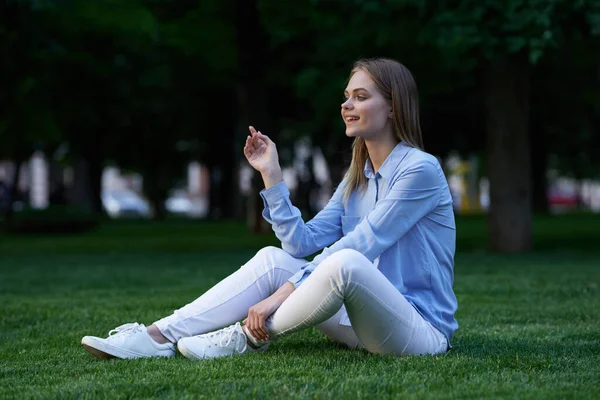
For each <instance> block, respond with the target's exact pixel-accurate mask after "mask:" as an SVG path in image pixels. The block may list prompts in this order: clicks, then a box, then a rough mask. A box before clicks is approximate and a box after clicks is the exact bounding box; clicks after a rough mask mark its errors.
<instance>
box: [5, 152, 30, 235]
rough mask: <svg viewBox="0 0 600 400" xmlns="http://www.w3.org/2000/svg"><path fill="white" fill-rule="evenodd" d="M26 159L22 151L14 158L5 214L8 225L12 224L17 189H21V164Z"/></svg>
mask: <svg viewBox="0 0 600 400" xmlns="http://www.w3.org/2000/svg"><path fill="white" fill-rule="evenodd" d="M24 160H25V157H23V155H22V153H21V152H17V155H16V157H15V158H14V160H13V161H14V163H15V169H14V171H13V177H12V182H11V183H10V186H9V187H8V208H7V209H6V212H5V214H4V222H5V224H6V226H10V224H11V223H12V219H13V218H12V217H13V213H14V204H15V199H16V198H17V191H18V190H19V179H20V177H21V164H23V161H24Z"/></svg>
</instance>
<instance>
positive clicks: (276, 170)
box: [260, 165, 283, 189]
mask: <svg viewBox="0 0 600 400" xmlns="http://www.w3.org/2000/svg"><path fill="white" fill-rule="evenodd" d="M260 175H261V176H262V180H263V182H264V184H265V189H269V188H270V187H273V186H275V185H277V184H278V183H279V182H281V181H283V173H282V172H281V167H280V166H279V165H277V166H276V167H273V168H269V169H266V170H264V171H260Z"/></svg>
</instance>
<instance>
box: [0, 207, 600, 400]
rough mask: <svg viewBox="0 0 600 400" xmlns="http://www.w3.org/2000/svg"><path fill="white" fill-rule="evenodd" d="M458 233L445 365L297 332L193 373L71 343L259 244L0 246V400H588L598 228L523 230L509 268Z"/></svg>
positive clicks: (184, 226)
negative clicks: (526, 237)
mask: <svg viewBox="0 0 600 400" xmlns="http://www.w3.org/2000/svg"><path fill="white" fill-rule="evenodd" d="M458 226H459V245H458V247H459V249H461V251H460V252H459V253H458V254H457V257H456V270H455V272H456V276H455V291H456V293H457V296H458V299H459V306H460V309H459V312H458V314H457V318H458V320H459V324H460V329H459V330H458V331H457V334H456V336H455V339H454V340H453V345H454V348H453V349H452V350H451V351H450V352H449V353H447V354H446V355H444V356H438V357H432V356H424V357H404V358H394V357H390V356H379V355H372V354H368V353H366V352H363V351H355V350H347V349H343V348H340V347H338V346H336V345H335V344H333V343H331V342H329V341H328V340H327V339H326V338H324V337H323V336H322V335H320V334H319V333H318V332H317V331H315V330H308V331H305V332H301V333H299V334H296V335H293V336H290V337H286V338H284V339H282V340H281V341H279V342H277V343H275V344H274V345H272V346H271V348H270V349H269V351H267V352H264V353H260V354H251V355H248V356H244V357H238V358H228V359H218V360H208V361H204V362H198V363H192V362H190V361H188V360H186V359H184V358H183V357H180V356H178V357H176V358H175V359H154V360H111V361H101V360H96V359H94V358H93V357H92V356H90V355H89V354H88V353H87V352H85V351H84V350H83V349H82V348H81V346H80V340H81V337H82V336H84V335H86V334H92V335H101V336H105V335H106V334H107V332H108V330H110V329H112V328H114V327H115V326H117V325H119V324H122V323H125V322H131V321H138V322H141V323H146V324H149V323H151V322H152V321H154V320H156V319H158V318H160V317H162V316H164V315H166V314H169V313H170V312H171V311H172V310H173V309H175V308H177V307H179V306H181V305H183V304H185V303H187V302H189V301H191V300H193V299H194V298H196V297H197V296H198V295H199V294H201V293H202V292H203V291H205V290H206V289H208V288H209V287H210V286H211V285H213V284H214V283H216V282H218V280H220V279H221V278H223V277H224V276H226V275H227V274H229V273H230V272H232V271H234V270H235V269H236V268H238V267H239V266H240V265H241V264H242V263H243V262H244V261H245V260H247V259H248V258H249V257H251V256H252V255H253V253H254V252H255V251H256V250H257V249H258V248H260V247H262V246H265V245H269V244H274V243H276V242H275V241H274V239H273V238H272V237H271V236H255V235H250V234H248V233H246V232H245V230H244V229H243V227H242V226H240V225H239V224H237V223H234V222H226V223H209V222H202V223H187V222H182V221H174V222H169V223H166V224H162V225H158V224H153V223H148V222H127V223H111V224H105V225H103V226H102V227H100V228H99V229H98V230H97V231H95V232H92V233H89V234H86V235H78V236H52V237H49V236H46V237H44V236H0V398H75V397H77V398H98V397H99V398H151V397H161V398H245V399H247V398H256V397H262V398H266V397H271V398H279V397H292V398H344V397H346V398H390V397H403V398H404V397H408V398H411V397H418V398H422V397H427V398H436V399H437V398H461V399H462V398H561V399H562V398H574V399H575V398H576V399H580V398H590V399H592V398H599V397H600V383H599V382H600V322H599V321H600V290H599V288H598V285H599V284H600V250H599V249H597V248H596V247H597V244H596V242H595V241H594V240H596V241H597V242H598V243H600V241H599V240H597V239H598V238H600V218H598V217H592V216H586V215H580V216H563V217H560V218H553V219H550V218H541V219H536V240H535V244H536V248H537V250H536V251H535V252H532V253H530V254H527V255H520V256H514V255H513V256H505V255H496V254H489V253H487V252H486V251H485V250H484V249H485V229H484V227H483V223H482V219H481V218H478V217H470V218H466V219H461V220H459V221H458ZM559 245H560V246H559Z"/></svg>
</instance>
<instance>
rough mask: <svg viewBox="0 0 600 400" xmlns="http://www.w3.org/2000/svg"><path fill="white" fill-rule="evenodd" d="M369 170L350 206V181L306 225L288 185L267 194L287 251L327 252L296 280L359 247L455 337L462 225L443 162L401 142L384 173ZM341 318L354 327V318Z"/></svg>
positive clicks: (268, 212)
mask: <svg viewBox="0 0 600 400" xmlns="http://www.w3.org/2000/svg"><path fill="white" fill-rule="evenodd" d="M364 173H365V176H366V178H367V182H368V185H367V189H366V191H365V192H362V191H355V192H353V193H352V194H351V195H350V198H349V199H348V202H347V204H344V199H343V197H344V194H343V192H344V185H345V184H346V180H343V181H342V183H341V184H340V185H339V186H338V188H337V190H336V191H335V193H334V194H333V196H332V198H331V199H330V200H329V202H328V204H327V205H326V206H325V208H324V209H323V210H321V211H320V212H319V213H318V214H317V215H316V216H315V217H314V218H313V219H312V220H310V221H309V222H307V223H304V221H303V220H302V217H301V214H300V210H298V209H297V208H296V207H294V206H293V205H292V203H291V202H290V192H289V190H288V188H287V186H286V184H285V182H281V183H279V184H277V185H275V186H273V187H271V188H269V189H265V190H263V191H261V193H260V194H261V196H262V198H263V201H264V205H265V209H264V211H263V217H264V218H265V219H266V220H267V221H268V222H269V223H270V224H271V225H272V227H273V230H274V231H275V235H276V236H277V238H278V239H279V240H281V245H282V248H283V250H285V251H286V252H288V253H289V254H291V255H292V256H293V257H297V258H303V257H307V256H309V255H311V254H313V253H315V252H317V251H319V250H323V251H322V252H321V253H320V254H319V255H317V256H316V257H315V258H314V259H313V261H312V262H309V263H307V264H306V265H305V266H304V267H303V268H302V270H301V271H300V272H298V273H297V274H296V275H294V276H292V278H290V282H292V283H294V285H295V286H298V285H300V284H301V283H302V282H303V281H304V280H305V279H306V278H307V277H308V275H309V274H310V272H311V271H313V270H314V269H315V268H317V267H318V266H319V264H320V263H321V262H322V261H323V260H324V259H325V258H327V257H328V256H329V255H331V254H333V253H335V252H336V251H339V250H342V249H354V250H356V251H358V252H359V253H362V254H364V255H365V256H366V257H367V258H368V259H369V260H370V261H372V262H373V263H374V264H375V265H376V266H377V268H378V269H379V270H380V271H381V272H382V273H383V275H385V276H386V277H387V278H388V279H389V281H390V282H391V283H392V284H393V285H394V286H395V287H396V289H398V291H399V292H400V293H402V294H403V295H404V297H405V298H406V299H407V300H408V301H409V302H410V303H411V304H412V305H413V306H414V307H415V308H416V309H417V311H418V312H419V313H420V314H421V315H422V316H423V317H424V318H425V319H426V320H427V321H429V322H430V323H431V324H432V325H433V326H435V327H436V328H437V329H438V330H439V331H440V332H442V333H443V334H444V335H445V336H446V337H447V338H448V342H450V339H451V338H452V335H453V334H454V331H455V330H456V329H457V328H458V324H457V322H456V320H455V318H454V313H455V312H456V309H457V302H456V296H455V295H454V291H453V290H452V284H453V282H454V252H455V246H456V225H455V222H454V212H453V210H452V198H451V196H450V190H449V188H448V183H447V181H446V177H445V176H444V172H443V171H442V168H441V167H440V164H439V162H438V161H437V159H436V158H435V157H434V156H432V155H431V154H428V153H425V152H423V151H421V150H418V149H415V148H413V147H410V146H408V145H406V144H404V143H403V142H401V143H399V144H398V145H397V146H396V147H395V148H394V150H393V151H392V152H391V153H390V155H389V156H388V157H387V158H386V160H385V161H384V163H383V165H381V168H379V171H377V173H373V168H372V166H371V162H370V161H367V162H366V165H365V169H364ZM326 246H329V247H326ZM340 323H341V324H343V325H350V322H349V319H348V316H347V315H346V316H344V317H343V318H342V320H341V322H340Z"/></svg>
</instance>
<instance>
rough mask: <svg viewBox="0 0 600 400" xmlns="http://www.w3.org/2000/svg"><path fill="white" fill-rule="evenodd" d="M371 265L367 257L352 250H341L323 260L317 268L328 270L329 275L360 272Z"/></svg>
mask: <svg viewBox="0 0 600 400" xmlns="http://www.w3.org/2000/svg"><path fill="white" fill-rule="evenodd" d="M372 265H373V263H372V262H371V261H369V259H368V258H367V257H365V256H364V255H363V254H361V253H359V252H358V251H356V250H353V249H342V250H339V251H336V252H335V253H333V254H331V255H330V256H329V257H327V258H325V259H324V260H323V261H322V262H321V264H320V265H319V268H321V269H323V270H328V271H329V273H330V274H335V273H337V272H338V271H344V272H352V271H353V270H362V269H364V268H366V267H368V266H372Z"/></svg>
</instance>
